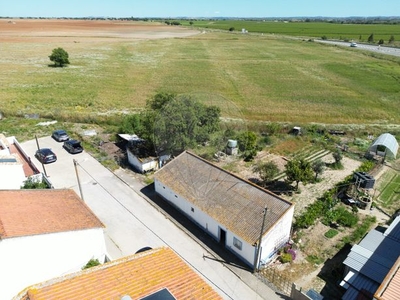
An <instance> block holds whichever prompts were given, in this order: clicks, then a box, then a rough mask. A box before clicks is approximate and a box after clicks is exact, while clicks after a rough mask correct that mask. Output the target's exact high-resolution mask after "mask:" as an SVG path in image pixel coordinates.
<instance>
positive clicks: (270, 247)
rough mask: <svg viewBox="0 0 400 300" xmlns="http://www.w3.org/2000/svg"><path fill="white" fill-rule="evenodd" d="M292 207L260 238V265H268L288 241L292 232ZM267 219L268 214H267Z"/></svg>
mask: <svg viewBox="0 0 400 300" xmlns="http://www.w3.org/2000/svg"><path fill="white" fill-rule="evenodd" d="M293 213H294V206H292V207H291V208H290V209H289V210H288V211H287V212H286V214H284V215H283V216H282V217H281V219H280V220H279V221H278V222H277V223H276V224H275V226H274V227H273V228H272V229H271V230H270V231H269V232H268V233H267V234H266V235H264V236H263V238H262V242H261V247H262V251H261V255H260V260H261V262H262V263H268V261H269V260H271V259H272V258H273V256H274V254H275V253H276V252H277V251H278V250H279V248H281V247H282V246H283V245H284V244H285V243H287V242H288V241H289V239H290V233H291V230H292V222H293ZM267 217H268V213H267Z"/></svg>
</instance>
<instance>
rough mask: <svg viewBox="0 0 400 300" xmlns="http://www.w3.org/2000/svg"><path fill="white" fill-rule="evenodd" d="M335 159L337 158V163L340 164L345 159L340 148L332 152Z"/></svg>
mask: <svg viewBox="0 0 400 300" xmlns="http://www.w3.org/2000/svg"><path fill="white" fill-rule="evenodd" d="M332 156H333V159H334V160H335V164H337V165H338V164H340V162H341V161H342V159H343V154H342V151H340V149H337V150H336V151H335V152H333V153H332Z"/></svg>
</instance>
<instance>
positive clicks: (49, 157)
mask: <svg viewBox="0 0 400 300" xmlns="http://www.w3.org/2000/svg"><path fill="white" fill-rule="evenodd" d="M35 157H36V158H37V159H38V161H40V162H41V163H42V164H49V163H52V162H55V161H56V160H57V155H56V154H55V153H54V152H53V151H51V149H49V148H42V149H39V150H37V151H36V153H35Z"/></svg>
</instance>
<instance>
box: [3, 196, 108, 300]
mask: <svg viewBox="0 0 400 300" xmlns="http://www.w3.org/2000/svg"><path fill="white" fill-rule="evenodd" d="M0 257H1V258H2V259H1V268H0V278H2V279H3V283H6V284H2V286H1V289H0V299H11V298H12V297H13V296H15V295H16V294H17V293H18V292H20V291H21V290H22V289H24V288H26V287H27V286H29V285H31V284H34V283H36V282H38V281H45V280H49V279H51V278H53V277H57V276H61V275H65V274H68V273H72V272H76V271H77V270H80V269H81V268H82V267H83V266H84V265H86V264H87V262H88V261H89V260H90V259H98V260H99V261H101V262H104V261H105V260H106V257H107V254H106V246H105V239H104V225H103V224H102V222H101V221H100V220H99V219H98V218H97V217H96V216H95V215H94V214H93V212H92V211H91V210H90V208H89V207H88V206H87V205H86V204H85V203H84V202H83V201H82V200H81V199H80V198H79V197H78V195H77V194H76V193H75V192H74V191H73V190H69V189H63V190H55V189H44V190H40V189H38V190H0ZM5 279H6V280H5Z"/></svg>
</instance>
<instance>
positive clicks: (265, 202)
mask: <svg viewBox="0 0 400 300" xmlns="http://www.w3.org/2000/svg"><path fill="white" fill-rule="evenodd" d="M155 178H156V179H157V180H158V181H160V182H161V183H162V184H163V185H165V186H168V187H169V188H170V189H172V190H173V191H174V192H175V193H176V194H177V195H180V196H181V197H183V198H185V199H186V200H187V201H189V202H191V203H193V205H195V206H196V207H198V208H199V209H200V210H201V211H203V212H205V213H207V214H208V215H209V216H211V217H212V218H213V219H214V220H217V221H218V222H219V223H220V224H223V225H224V226H226V227H227V228H229V230H230V231H232V232H234V233H235V234H237V235H238V236H240V237H241V238H242V239H244V240H245V241H247V242H248V243H250V244H254V243H255V242H256V241H257V240H258V238H259V236H260V227H261V224H262V219H263V211H264V208H265V207H267V208H268V211H267V215H266V220H265V226H264V228H265V230H264V233H263V234H265V233H267V232H268V231H269V230H270V229H271V228H272V227H273V225H274V224H275V223H276V222H277V221H278V220H279V219H280V218H281V217H282V216H283V215H284V214H285V213H286V212H287V211H288V210H289V209H290V208H291V207H292V205H293V204H292V203H291V202H289V201H286V200H284V199H282V198H280V197H278V196H277V195H275V194H273V193H271V192H270V191H268V190H266V189H263V188H261V187H259V186H257V185H255V184H253V183H251V182H249V181H247V180H244V179H241V178H239V177H237V176H236V175H234V174H232V173H229V172H227V171H225V170H223V169H221V168H219V167H217V166H215V165H213V164H211V163H210V162H208V161H206V160H204V159H202V158H200V157H198V156H196V155H194V154H192V153H190V152H188V151H185V152H183V153H182V154H180V155H179V156H178V157H176V158H175V159H174V160H172V161H171V162H169V163H168V164H167V165H165V166H164V167H163V168H162V169H160V170H159V171H157V172H156V174H155Z"/></svg>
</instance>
